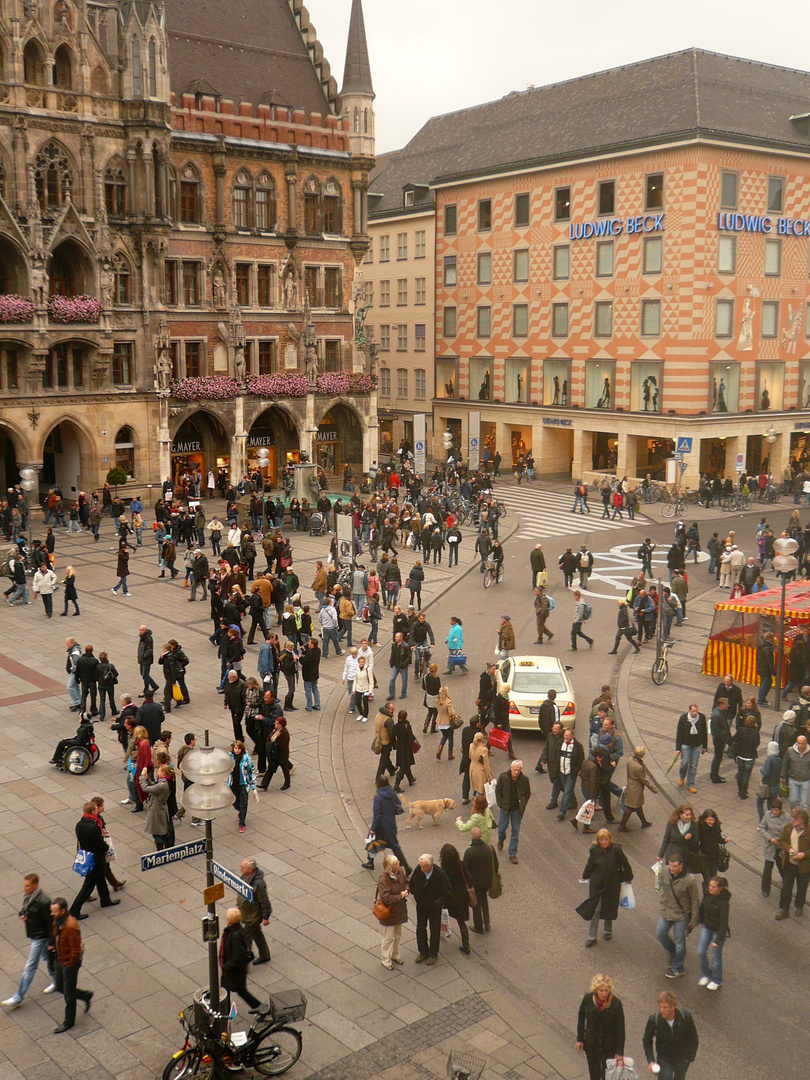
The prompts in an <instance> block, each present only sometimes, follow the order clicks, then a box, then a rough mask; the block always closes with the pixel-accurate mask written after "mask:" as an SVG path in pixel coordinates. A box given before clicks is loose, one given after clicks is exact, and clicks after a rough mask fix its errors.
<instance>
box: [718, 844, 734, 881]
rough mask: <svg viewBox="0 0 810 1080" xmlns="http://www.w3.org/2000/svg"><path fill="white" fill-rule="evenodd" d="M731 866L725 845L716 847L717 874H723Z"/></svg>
mask: <svg viewBox="0 0 810 1080" xmlns="http://www.w3.org/2000/svg"><path fill="white" fill-rule="evenodd" d="M730 865H731V856H730V855H729V853H728V848H727V847H726V845H725V844H718V845H717V869H718V871H719V873H721V874H725V872H726V870H728V868H729V866H730Z"/></svg>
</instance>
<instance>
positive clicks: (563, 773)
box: [546, 728, 585, 821]
mask: <svg viewBox="0 0 810 1080" xmlns="http://www.w3.org/2000/svg"><path fill="white" fill-rule="evenodd" d="M584 760H585V750H584V748H583V746H582V743H581V742H578V741H577V740H576V739H575V738H574V732H573V731H572V730H571V728H565V730H564V731H563V737H562V739H554V738H552V739H550V740H549V743H548V775H549V779H550V780H551V798H550V799H549V802H548V806H547V807H546V809H547V810H555V809H556V808H557V800H558V798H559V797H560V795H562V802H561V803H560V808H559V810H558V811H557V817H558V819H559V820H560V821H562V820H563V818H564V817H565V812H566V810H568V809H569V807H571V808H573V807H574V806H576V801H577V800H576V796H575V795H574V787H575V785H576V780H577V777H578V776H579V770H580V769H581V768H582V763H583V761H584Z"/></svg>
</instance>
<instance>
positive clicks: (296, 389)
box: [247, 371, 309, 398]
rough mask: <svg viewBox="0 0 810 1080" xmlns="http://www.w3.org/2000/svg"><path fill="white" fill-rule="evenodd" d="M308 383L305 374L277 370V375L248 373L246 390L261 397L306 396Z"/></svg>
mask: <svg viewBox="0 0 810 1080" xmlns="http://www.w3.org/2000/svg"><path fill="white" fill-rule="evenodd" d="M308 390H309V384H308V380H307V377H306V375H300V374H298V373H297V372H295V373H294V372H285V371H282V372H279V373H278V374H277V375H249V376H248V379H247V391H248V393H249V394H255V396H256V397H261V398H281V397H306V396H307V392H308Z"/></svg>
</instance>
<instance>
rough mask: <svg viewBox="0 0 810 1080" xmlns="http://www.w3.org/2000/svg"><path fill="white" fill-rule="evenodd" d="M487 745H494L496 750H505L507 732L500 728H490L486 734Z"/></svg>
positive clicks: (507, 738) (507, 739)
mask: <svg viewBox="0 0 810 1080" xmlns="http://www.w3.org/2000/svg"><path fill="white" fill-rule="evenodd" d="M487 746H488V747H490V749H491V748H492V747H493V746H494V747H496V748H497V749H498V750H504V751H505V750H506V748H507V747H508V746H509V732H508V731H504V730H503V729H502V728H492V730H491V731H490V733H489V735H488V736H487Z"/></svg>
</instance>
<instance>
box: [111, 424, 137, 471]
mask: <svg viewBox="0 0 810 1080" xmlns="http://www.w3.org/2000/svg"><path fill="white" fill-rule="evenodd" d="M115 464H116V465H118V466H119V468H121V469H123V470H124V472H125V473H126V474H127V476H130V477H132V476H134V475H135V436H134V435H133V433H132V428H131V427H122V428H120V429H119V431H118V434H117V435H116V436H115Z"/></svg>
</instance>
